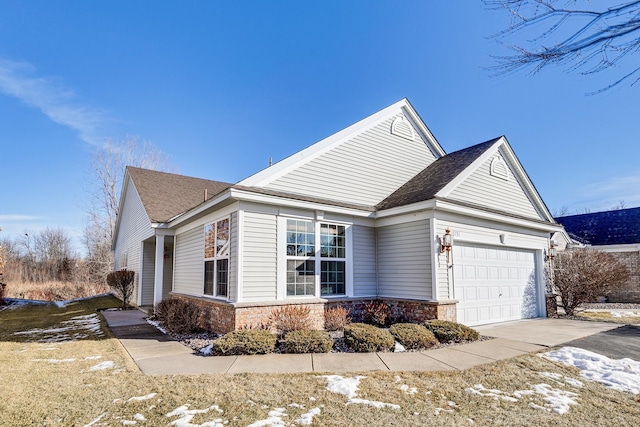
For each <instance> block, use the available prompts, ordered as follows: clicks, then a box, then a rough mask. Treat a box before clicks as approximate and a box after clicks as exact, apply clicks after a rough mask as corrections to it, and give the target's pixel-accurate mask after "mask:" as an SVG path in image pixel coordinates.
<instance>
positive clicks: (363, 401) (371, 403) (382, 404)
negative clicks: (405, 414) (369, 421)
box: [347, 397, 400, 409]
mask: <svg viewBox="0 0 640 427" xmlns="http://www.w3.org/2000/svg"><path fill="white" fill-rule="evenodd" d="M354 403H355V404H360V405H369V406H373V407H374V408H384V407H389V408H391V409H400V405H396V404H393V403H386V402H378V401H375V400H368V399H359V398H357V397H354V398H351V399H349V400H348V401H347V405H349V404H354Z"/></svg>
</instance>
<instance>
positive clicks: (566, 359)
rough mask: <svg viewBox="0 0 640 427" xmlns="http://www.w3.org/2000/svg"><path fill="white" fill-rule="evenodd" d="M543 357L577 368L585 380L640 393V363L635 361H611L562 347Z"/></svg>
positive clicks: (593, 354)
mask: <svg viewBox="0 0 640 427" xmlns="http://www.w3.org/2000/svg"><path fill="white" fill-rule="evenodd" d="M540 356H541V357H544V358H545V359H548V360H552V361H555V362H560V363H563V364H565V365H569V366H575V367H576V368H578V369H580V375H582V376H583V377H584V378H586V379H588V380H591V381H597V382H599V383H602V384H604V385H605V386H607V387H609V388H612V389H615V390H619V391H624V392H629V393H633V394H638V393H640V362H637V361H635V360H633V359H629V358H624V359H610V358H608V357H606V356H603V355H601V354H598V353H593V352H591V351H588V350H583V349H580V348H575V347H562V348H560V349H558V350H553V351H550V352H548V353H541V354H540Z"/></svg>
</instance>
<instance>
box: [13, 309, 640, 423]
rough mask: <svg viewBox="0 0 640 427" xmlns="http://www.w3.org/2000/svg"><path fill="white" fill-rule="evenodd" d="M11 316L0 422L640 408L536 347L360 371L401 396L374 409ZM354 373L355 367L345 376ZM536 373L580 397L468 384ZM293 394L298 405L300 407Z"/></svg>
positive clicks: (578, 417) (588, 415)
mask: <svg viewBox="0 0 640 427" xmlns="http://www.w3.org/2000/svg"><path fill="white" fill-rule="evenodd" d="M117 304H118V303H117V302H114V305H117ZM34 309H35V307H31V308H29V309H27V310H34ZM94 309H95V304H94V306H92V307H89V306H85V305H84V304H83V303H81V304H76V305H74V306H71V307H68V308H66V309H62V311H61V312H60V313H59V314H60V315H61V316H60V317H59V318H66V317H67V316H78V315H86V314H91V313H92V310H94ZM18 310H22V309H15V310H10V311H9V310H5V311H2V312H0V323H3V321H4V320H7V319H8V318H10V317H13V316H17V315H19V316H21V317H22V318H23V319H27V320H26V322H27V323H28V325H27V327H28V328H32V327H34V324H33V323H30V322H33V321H34V320H33V319H34V318H35V317H37V316H34V315H27V314H24V313H22V314H20V313H19V312H18ZM36 311H37V309H36ZM63 312H64V316H62V313H63ZM50 314H51V313H50ZM28 319H32V320H28ZM48 319H49V325H48V326H47V325H44V324H42V323H38V325H39V327H54V326H55V325H56V324H57V323H58V319H55V318H53V317H52V316H48ZM11 324H12V325H14V327H13V329H11V328H5V329H4V332H0V339H1V341H0V366H2V367H3V368H4V369H3V373H4V375H3V380H2V381H1V382H0V396H3V398H0V425H61V426H72V425H78V426H82V425H86V424H88V423H90V422H91V421H93V420H95V419H96V418H98V417H100V416H101V419H100V421H98V422H96V423H95V424H94V425H106V426H117V425H120V426H121V425H123V421H135V420H136V419H135V415H136V414H140V415H142V416H144V418H145V420H146V421H138V424H137V425H154V426H155V425H162V426H164V425H168V424H169V423H171V422H173V421H175V420H176V419H177V417H168V416H167V414H169V413H170V412H171V411H173V410H175V409H176V408H178V407H180V406H182V405H189V409H192V410H196V409H206V408H210V407H211V406H212V405H218V407H219V408H220V409H221V410H223V411H224V412H223V413H218V412H216V411H215V410H210V411H209V412H208V413H203V414H197V415H195V416H194V418H193V419H192V420H191V423H193V424H195V425H198V424H202V423H204V422H208V421H213V420H215V419H220V420H221V422H224V421H228V424H227V425H229V426H246V425H249V424H251V423H253V422H255V421H258V420H263V419H266V418H268V417H269V415H268V413H269V411H272V410H273V409H274V408H284V409H285V411H286V413H287V414H288V416H287V417H283V421H284V422H285V423H286V424H287V425H288V424H289V423H295V420H296V419H297V418H298V417H299V416H300V415H301V414H303V413H306V412H308V411H309V410H310V409H311V408H320V414H319V415H317V416H316V417H315V418H314V422H313V425H322V426H345V425H349V426H371V425H373V426H381V425H389V426H415V425H429V426H465V425H474V426H531V425H535V426H547V425H554V426H555V425H560V426H576V425H584V426H588V425H598V426H616V427H617V426H622V425H636V424H637V419H638V418H637V417H638V416H640V406H639V405H638V402H637V398H638V396H634V395H632V394H629V393H622V392H617V391H612V390H610V389H607V388H605V387H604V386H602V385H600V384H598V383H592V382H587V381H583V382H584V386H583V387H582V388H580V389H575V388H572V387H569V386H567V385H566V384H565V385H560V384H556V383H554V382H552V380H549V379H548V378H543V377H542V376H541V375H540V372H554V373H558V374H562V375H566V376H568V377H571V378H576V379H579V378H580V377H579V374H578V371H577V370H575V369H573V368H569V367H565V366H563V365H559V364H556V363H553V362H550V361H547V360H545V359H543V358H540V357H538V356H536V355H528V356H523V357H519V358H515V359H510V360H506V361H502V362H497V363H493V364H489V365H485V366H481V367H478V368H474V369H469V370H466V371H461V372H434V373H429V372H425V373H412V372H391V373H389V372H384V373H365V374H362V375H365V376H366V377H367V378H365V379H363V380H362V381H361V383H360V389H359V391H358V397H359V398H362V399H369V400H374V401H382V402H388V403H393V404H397V405H400V409H391V408H382V409H376V408H372V407H370V406H366V405H361V404H350V405H347V404H346V402H347V397H345V396H343V395H340V394H335V393H331V392H329V391H327V390H326V384H327V382H326V380H325V379H324V378H321V377H320V376H318V375H317V374H288V375H282V374H278V375H275V374H270V375H265V374H239V375H219V374H211V375H184V376H144V375H142V374H141V373H140V372H139V370H138V369H137V367H136V366H135V365H134V364H133V363H132V362H131V359H130V358H129V356H128V355H127V353H126V351H125V350H124V349H123V348H122V347H121V345H120V344H119V342H118V341H117V340H115V339H113V338H110V337H108V336H106V337H105V338H104V339H100V340H83V341H76V342H65V343H58V344H46V343H36V342H27V343H25V342H15V340H14V339H12V337H13V336H14V335H13V331H14V330H15V328H17V327H18V326H17V325H18V322H11ZM97 356H100V359H98V358H97ZM93 357H96V358H93ZM87 358H88V359H87ZM71 359H73V360H71ZM54 360H55V361H54ZM65 360H66V361H65ZM105 361H112V362H113V365H114V366H113V368H110V369H106V370H99V371H90V368H91V367H92V366H94V365H96V364H98V363H100V362H105ZM353 375H356V373H351V374H348V375H346V374H345V375H343V376H353ZM396 376H399V377H400V381H397V378H396ZM543 382H546V383H549V384H551V385H552V386H553V387H556V388H559V389H567V390H572V391H575V392H576V393H578V394H579V395H580V397H579V399H578V402H579V404H578V405H577V406H572V407H571V409H570V410H569V412H568V413H567V414H564V415H558V414H554V413H550V412H545V411H541V410H538V409H533V408H531V407H530V406H529V404H530V403H535V404H537V405H540V406H543V405H544V404H545V402H544V401H543V399H542V397H541V396H538V395H533V396H526V397H524V398H522V399H520V400H519V401H518V402H506V401H502V400H494V399H492V398H489V397H481V396H473V395H470V394H469V393H467V392H465V389H466V388H468V387H472V386H473V385H474V384H482V385H483V386H484V387H486V388H495V389H499V390H502V391H503V392H504V393H508V394H510V393H513V392H514V391H516V390H526V389H529V385H530V384H540V383H543ZM402 385H407V386H409V387H415V388H416V389H417V392H416V393H415V394H407V393H406V392H405V391H404V390H403V389H402V388H401V386H402ZM151 393H157V394H156V395H155V396H153V397H152V398H150V399H148V400H138V401H136V400H133V401H129V399H130V398H132V397H139V396H145V395H149V394H151ZM311 398H314V399H315V400H312V399H311ZM450 402H454V403H455V406H453V405H451V404H450ZM291 404H297V405H304V409H303V408H301V407H295V406H289V405H291ZM438 408H441V409H443V410H444V411H443V410H439V409H438ZM436 412H438V413H439V415H436ZM470 420H471V421H473V424H472V422H471V421H470Z"/></svg>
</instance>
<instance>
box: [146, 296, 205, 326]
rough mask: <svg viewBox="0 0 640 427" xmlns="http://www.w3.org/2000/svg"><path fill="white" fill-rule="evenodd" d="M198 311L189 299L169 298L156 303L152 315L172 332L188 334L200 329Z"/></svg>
mask: <svg viewBox="0 0 640 427" xmlns="http://www.w3.org/2000/svg"><path fill="white" fill-rule="evenodd" d="M200 311H201V310H200V308H199V307H198V306H197V305H195V304H194V303H192V302H191V301H185V300H182V299H174V298H170V299H165V300H162V301H160V303H158V305H157V306H156V308H155V310H154V315H155V317H156V318H157V320H158V321H159V322H160V323H161V324H162V326H163V327H164V328H165V329H166V330H167V331H169V332H171V333H172V334H188V333H191V332H196V331H198V330H200V329H201V328H200V314H201V313H200Z"/></svg>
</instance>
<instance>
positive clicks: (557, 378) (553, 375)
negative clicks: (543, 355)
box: [539, 372, 583, 388]
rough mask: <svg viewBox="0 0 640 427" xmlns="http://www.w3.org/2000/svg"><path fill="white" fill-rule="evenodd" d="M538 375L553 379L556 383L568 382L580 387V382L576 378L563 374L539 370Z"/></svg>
mask: <svg viewBox="0 0 640 427" xmlns="http://www.w3.org/2000/svg"><path fill="white" fill-rule="evenodd" d="M539 374H540V376H542V377H545V378H549V379H552V380H555V381H556V382H557V383H558V384H563V383H564V384H568V385H570V386H572V387H577V388H580V387H582V385H583V384H582V382H581V381H578V380H576V379H573V378H570V377H565V376H564V375H561V374H557V373H554V372H539Z"/></svg>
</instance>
